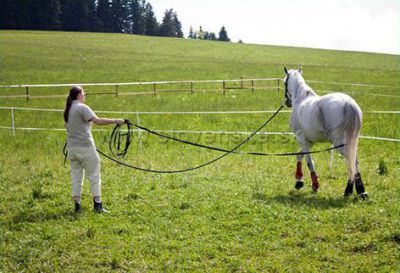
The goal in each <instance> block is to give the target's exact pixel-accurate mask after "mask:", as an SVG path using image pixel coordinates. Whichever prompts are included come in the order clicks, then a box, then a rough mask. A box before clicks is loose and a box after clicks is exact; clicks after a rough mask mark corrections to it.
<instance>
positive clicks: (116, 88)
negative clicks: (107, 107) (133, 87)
mask: <svg viewBox="0 0 400 273" xmlns="http://www.w3.org/2000/svg"><path fill="white" fill-rule="evenodd" d="M115 96H117V97H118V85H115Z"/></svg>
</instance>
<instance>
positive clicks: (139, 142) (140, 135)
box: [136, 112, 142, 151]
mask: <svg viewBox="0 0 400 273" xmlns="http://www.w3.org/2000/svg"><path fill="white" fill-rule="evenodd" d="M136 122H137V124H138V125H140V118H139V112H136ZM141 131H142V129H140V128H138V150H140V151H142V134H141Z"/></svg>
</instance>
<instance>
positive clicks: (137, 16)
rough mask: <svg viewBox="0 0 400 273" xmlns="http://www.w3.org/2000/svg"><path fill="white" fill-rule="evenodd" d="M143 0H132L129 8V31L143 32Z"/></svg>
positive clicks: (134, 32)
mask: <svg viewBox="0 0 400 273" xmlns="http://www.w3.org/2000/svg"><path fill="white" fill-rule="evenodd" d="M144 5H145V1H144V0H143V1H140V0H132V1H131V3H130V8H129V25H130V31H129V33H133V34H144V33H145V22H144V21H145V18H144Z"/></svg>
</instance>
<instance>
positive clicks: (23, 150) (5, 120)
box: [0, 31, 400, 272]
mask: <svg viewBox="0 0 400 273" xmlns="http://www.w3.org/2000/svg"><path fill="white" fill-rule="evenodd" d="M299 65H302V67H303V71H304V77H305V79H306V81H307V80H319V81H323V82H347V83H366V84H377V85H385V86H386V87H382V86H381V87H374V88H371V87H362V86H346V85H340V86H338V85H334V84H327V83H326V84H321V83H319V84H317V83H315V84H311V83H310V85H311V86H312V87H314V89H315V91H316V92H317V93H320V94H321V95H322V94H324V93H322V92H323V91H324V90H325V91H326V90H336V91H343V92H346V93H349V94H350V95H352V96H353V97H354V98H355V99H356V100H357V102H358V103H359V104H360V107H361V108H362V109H363V111H364V112H365V114H364V120H363V128H362V131H361V134H362V135H364V136H376V137H386V138H392V139H400V130H399V124H400V123H399V121H400V118H399V116H398V114H373V113H367V112H368V111H376V110H380V111H399V108H400V98H399V95H400V92H399V90H400V89H399V86H400V57H399V56H398V55H383V54H369V53H358V52H344V51H331V50H317V49H305V48H289V47H277V46H260V45H247V44H233V43H220V42H206V41H195V40H182V39H168V38H149V37H142V36H134V35H118V34H92V33H63V32H57V33H55V32H28V31H0V66H1V68H0V72H1V73H0V85H1V84H3V85H6V84H40V83H96V82H133V81H156V80H204V79H207V80H209V79H238V78H240V77H245V78H260V77H281V78H283V67H284V66H287V67H289V68H296V67H298V66H299ZM105 89H106V88H105ZM98 90H99V89H98V88H95V87H88V88H86V91H87V92H89V93H90V92H96V91H98ZM124 91H131V90H130V88H129V87H126V88H124V89H123V90H122V92H124ZM0 92H3V93H4V94H11V93H18V94H19V93H20V94H24V90H23V89H21V90H14V89H13V90H11V89H5V90H0ZM33 92H38V93H43V94H47V93H56V94H67V92H68V88H57V89H46V90H44V89H43V90H38V91H33ZM0 95H2V94H0ZM282 99H283V93H282V92H276V91H265V90H256V91H255V92H251V91H249V90H232V91H227V93H226V94H225V95H223V94H222V93H221V92H220V91H218V92H207V93H203V92H195V93H194V94H190V93H174V94H166V93H163V94H157V95H148V96H118V97H117V96H113V95H99V96H95V95H93V96H88V97H87V103H88V104H89V105H90V106H91V107H92V109H94V110H111V111H236V110H275V109H277V108H278V107H279V104H280V102H281V101H282ZM64 104H65V99H64V98H52V99H31V100H29V101H26V99H24V98H13V99H0V106H14V107H32V108H51V109H63V107H64ZM14 115H15V126H17V127H43V128H63V121H62V115H61V113H60V112H58V113H57V112H33V111H32V112H30V111H15V113H14ZM104 116H105V117H119V115H110V114H107V115H104ZM269 116H270V114H243V115H238V114H235V115H141V116H140V123H141V124H142V125H144V126H147V127H149V128H153V129H159V130H197V131H250V132H251V131H254V130H255V129H256V128H257V127H258V126H259V125H260V124H262V123H263V122H264V121H265V120H266V119H267V118H268V117H269ZM121 117H123V118H129V119H131V120H132V121H136V118H137V117H136V115H123V116H121ZM289 117H290V114H289V113H282V114H279V115H278V117H277V118H276V119H274V120H273V121H272V122H271V123H270V125H268V126H267V127H266V128H265V129H264V131H270V132H286V131H289ZM10 123H11V114H10V110H5V109H0V126H6V127H7V126H10ZM94 128H95V129H100V127H94ZM101 129H108V130H106V131H101V132H94V137H95V141H96V144H97V146H98V147H99V148H100V149H101V150H107V138H108V136H109V134H110V133H111V129H112V126H109V127H101ZM179 136H180V137H183V138H185V139H189V140H192V141H196V142H197V141H198V142H201V143H204V144H211V145H213V146H219V147H224V148H232V147H233V146H234V145H235V144H236V143H238V142H239V141H240V140H241V139H243V138H245V135H227V134H223V135H218V136H215V135H210V134H202V135H192V134H181V135H179ZM137 137H138V136H137V134H135V135H134V141H133V144H132V146H131V148H130V151H129V154H128V156H127V158H126V161H127V162H128V163H131V164H134V165H138V166H141V167H144V168H147V167H151V168H154V169H180V168H185V167H191V166H194V165H198V164H200V163H203V162H205V161H207V160H210V159H212V158H214V157H216V156H218V155H220V153H218V152H214V151H205V150H202V149H198V148H194V147H187V146H184V145H182V144H177V143H172V142H171V141H165V140H160V139H158V138H156V137H154V136H148V135H145V134H143V133H142V136H141V137H142V144H141V145H140V146H139V144H138V138H137ZM65 139H66V134H65V132H64V131H23V130H17V131H16V135H15V136H13V134H12V131H11V130H6V129H0V151H1V153H0V272H86V271H88V272H110V271H113V272H398V271H399V266H400V265H399V260H400V252H399V250H400V249H399V248H400V245H399V244H400V217H399V216H400V206H399V198H400V184H399V179H398V177H400V156H399V155H400V149H399V148H400V145H399V142H389V141H378V140H372V139H365V138H362V139H360V143H359V159H360V169H361V173H362V175H363V180H364V181H365V186H366V190H367V191H368V192H369V195H370V199H369V200H368V201H360V200H359V199H358V198H357V197H356V196H354V197H350V198H344V197H343V192H344V188H345V184H346V180H347V174H346V170H345V165H344V162H343V159H342V158H340V157H339V156H338V155H336V156H335V160H334V168H333V173H331V171H330V170H329V158H330V154H329V153H321V154H317V155H315V156H314V161H315V163H316V167H317V171H318V173H319V176H320V182H321V189H320V192H319V193H318V194H312V193H311V187H310V185H308V184H309V183H310V179H309V177H308V174H307V175H305V182H306V185H307V186H306V187H304V188H303V189H302V190H300V191H296V190H294V172H295V165H296V164H295V162H296V160H295V158H294V157H268V158H265V157H250V156H245V155H231V156H228V157H226V158H224V159H223V160H221V161H219V162H217V163H215V164H213V165H211V166H208V167H206V168H203V169H199V170H197V171H194V172H188V173H184V174H174V175H159V174H149V173H143V172H137V171H133V170H130V169H127V168H123V167H121V166H117V165H116V164H114V163H112V162H110V161H107V160H105V159H104V160H103V162H102V181H103V182H102V188H103V200H104V204H105V206H106V207H107V208H109V209H111V211H112V213H111V214H102V215H98V214H94V213H93V212H92V211H91V209H92V200H91V196H90V191H89V187H88V183H87V182H86V183H85V184H84V195H83V201H82V205H83V210H84V211H83V213H82V214H79V215H76V214H74V213H73V204H72V201H71V197H70V188H71V186H70V177H69V166H68V163H67V164H66V165H65V166H64V165H63V156H62V153H61V151H62V147H63V145H64V142H65ZM326 147H329V145H327V144H319V145H316V146H315V149H319V148H321V149H322V148H326ZM241 150H242V151H263V152H288V151H296V150H298V146H297V145H296V143H295V140H294V138H293V137H292V136H290V135H289V136H288V135H283V136H282V135H268V136H256V137H255V138H254V139H253V140H252V141H250V142H249V143H248V144H247V145H245V146H244V147H242V148H241ZM379 166H380V167H379ZM379 170H381V171H382V170H386V171H387V172H386V173H385V174H379ZM305 173H307V172H305ZM396 177H397V178H396Z"/></svg>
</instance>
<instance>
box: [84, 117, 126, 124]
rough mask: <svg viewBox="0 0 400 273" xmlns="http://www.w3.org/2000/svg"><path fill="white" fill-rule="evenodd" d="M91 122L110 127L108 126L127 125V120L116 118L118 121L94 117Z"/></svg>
mask: <svg viewBox="0 0 400 273" xmlns="http://www.w3.org/2000/svg"><path fill="white" fill-rule="evenodd" d="M90 121H93V123H94V124H96V125H108V124H118V125H122V124H124V123H125V120H123V119H120V118H116V119H110V118H98V117H94V118H92V119H91V120H90Z"/></svg>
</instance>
